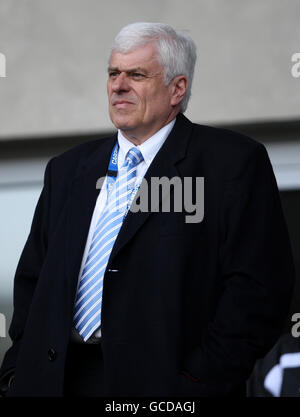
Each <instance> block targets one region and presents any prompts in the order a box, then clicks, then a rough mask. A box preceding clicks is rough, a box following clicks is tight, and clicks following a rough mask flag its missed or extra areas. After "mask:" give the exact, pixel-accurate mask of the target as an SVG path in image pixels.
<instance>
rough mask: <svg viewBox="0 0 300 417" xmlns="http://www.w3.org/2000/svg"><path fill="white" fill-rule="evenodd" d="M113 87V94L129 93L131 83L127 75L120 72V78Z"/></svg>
mask: <svg viewBox="0 0 300 417" xmlns="http://www.w3.org/2000/svg"><path fill="white" fill-rule="evenodd" d="M111 87H112V90H113V92H120V91H128V90H129V83H128V77H127V75H126V73H125V72H120V74H118V76H117V77H116V78H115V79H114V80H113V82H112V86H111Z"/></svg>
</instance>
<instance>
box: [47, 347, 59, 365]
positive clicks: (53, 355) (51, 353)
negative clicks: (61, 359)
mask: <svg viewBox="0 0 300 417" xmlns="http://www.w3.org/2000/svg"><path fill="white" fill-rule="evenodd" d="M56 356H57V352H56V350H54V349H53V348H51V349H49V350H48V359H49V361H50V362H53V361H54V360H55V359H56Z"/></svg>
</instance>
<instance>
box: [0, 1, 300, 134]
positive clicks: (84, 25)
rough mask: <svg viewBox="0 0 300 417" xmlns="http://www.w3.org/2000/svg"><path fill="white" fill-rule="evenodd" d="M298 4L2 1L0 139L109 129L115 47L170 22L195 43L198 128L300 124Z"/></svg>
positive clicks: (191, 110) (190, 113) (191, 114)
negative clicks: (295, 71)
mask: <svg viewBox="0 0 300 417" xmlns="http://www.w3.org/2000/svg"><path fill="white" fill-rule="evenodd" d="M299 15H300V2H299V0H288V1H282V0H251V1H240V0H187V1H184V2H183V1H182V0H152V1H148V0H132V1H129V0H114V1H113V2H104V1H100V0H51V1H48V0H22V1H20V0H1V1H0V52H2V53H4V54H5V55H6V60H7V77H6V78H0V138H7V137H14V136H16V135H18V136H22V137H23V136H24V137H25V138H26V136H27V135H40V134H45V133H47V134H48V133H57V132H59V133H61V132H67V133H70V132H75V131H76V132H78V131H83V132H85V131H95V130H98V131H99V130H100V131H103V130H105V129H109V128H111V123H110V121H109V118H108V115H107V104H106V89H105V84H106V66H107V55H108V50H109V46H110V45H111V42H112V40H113V37H114V36H115V35H116V33H117V32H118V31H119V30H120V28H121V27H122V26H124V25H125V24H127V23H131V22H134V21H141V20H146V21H163V22H166V23H170V24H172V25H173V26H174V27H176V28H178V29H184V30H186V31H188V33H190V35H191V36H192V37H193V38H194V40H195V41H196V44H197V46H198V62H197V68H196V74H195V81H194V88H193V96H192V100H191V104H190V108H189V110H188V112H187V115H188V116H189V117H191V118H192V119H193V120H194V121H198V122H200V121H201V122H223V121H227V122H237V121H245V120H264V119H277V118H280V119H284V118H299V115H300V78H298V79H296V78H293V77H292V75H291V66H292V63H291V55H292V54H293V53H294V52H297V51H298V52H300V51H299V48H300V47H299V39H300V25H299Z"/></svg>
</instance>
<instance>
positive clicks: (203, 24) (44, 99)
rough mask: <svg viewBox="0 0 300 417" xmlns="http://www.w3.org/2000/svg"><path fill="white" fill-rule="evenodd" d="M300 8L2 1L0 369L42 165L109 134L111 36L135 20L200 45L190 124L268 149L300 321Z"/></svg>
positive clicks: (259, 3)
mask: <svg viewBox="0 0 300 417" xmlns="http://www.w3.org/2000/svg"><path fill="white" fill-rule="evenodd" d="M299 16H300V2H299V0H286V1H282V0H251V1H250V0H248V1H239V0H226V1H225V0H187V1H185V2H182V1H181V0H152V1H151V2H150V1H145V0H132V1H129V0H123V1H121V0H115V1H113V2H104V1H99V0H51V1H46V0H22V1H20V0H19V1H18V0H0V53H2V54H4V55H5V57H6V77H0V313H2V314H4V315H5V317H6V329H5V335H6V337H2V336H3V335H2V333H1V332H0V362H1V361H2V357H3V354H4V351H5V350H6V349H7V348H8V347H9V345H10V340H9V337H8V335H7V330H8V327H9V324H10V321H11V315H12V290H13V278H14V273H15V269H16V266H17V262H18V259H19V256H20V254H21V251H22V248H23V246H24V244H25V240H26V237H27V234H28V232H29V228H30V224H31V220H32V216H33V211H34V207H35V204H36V202H37V199H38V196H39V193H40V191H41V187H42V179H43V172H44V168H45V164H46V162H47V161H48V160H49V158H51V157H52V156H53V155H56V154H58V153H60V152H62V151H64V150H65V149H68V148H70V147H72V146H74V145H76V144H78V143H80V142H83V141H87V140H91V139H94V138H97V137H101V136H103V135H105V134H106V133H108V132H112V131H113V130H114V129H113V126H112V124H111V122H110V120H109V117H108V112H107V99H106V67H107V58H108V53H109V49H110V45H111V43H112V41H113V38H114V36H115V35H116V34H117V32H118V31H119V30H120V29H121V28H122V27H123V26H124V25H126V24H128V23H132V22H135V21H161V22H165V23H169V24H171V25H172V26H174V27H175V28H177V29H180V30H185V31H186V32H187V33H189V34H190V35H191V36H192V37H193V39H194V40H195V42H196V44H197V47H198V61H197V65H196V71H195V78H194V85H193V90H192V98H191V101H190V104H189V108H188V111H187V112H186V115H187V116H188V117H189V118H190V119H192V120H193V121H194V122H198V123H202V124H211V125H215V126H225V127H228V128H231V129H233V130H238V131H240V132H243V133H246V134H247V135H249V136H251V137H253V138H254V139H256V140H258V141H261V142H263V143H264V144H265V145H266V147H267V150H268V152H269V156H270V158H271V162H272V165H273V168H274V172H275V175H276V178H277V182H278V186H279V189H280V193H281V198H282V204H283V208H284V212H285V216H286V221H287V223H288V228H289V232H290V237H291V241H292V246H293V252H294V257H295V264H296V270H297V285H296V289H295V297H294V300H293V304H292V307H291V314H290V316H289V319H288V321H287V325H286V329H285V330H286V331H289V329H290V327H291V324H290V322H289V320H290V317H291V315H292V314H293V313H294V312H300V296H299V293H300V286H299V282H300V219H299V212H300V77H299V78H294V77H293V76H292V74H291V68H292V65H293V63H292V61H291V57H292V55H293V54H294V53H295V52H300V45H299V39H300V25H299Z"/></svg>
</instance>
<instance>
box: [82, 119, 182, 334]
mask: <svg viewBox="0 0 300 417" xmlns="http://www.w3.org/2000/svg"><path fill="white" fill-rule="evenodd" d="M175 120H176V118H174V119H173V120H172V121H171V122H170V123H168V124H167V125H166V126H164V127H162V128H161V129H160V130H159V131H158V132H156V133H155V134H154V135H153V136H151V137H150V138H149V139H147V140H146V141H145V142H143V143H142V144H141V145H137V146H136V148H138V149H139V150H140V152H141V153H142V155H143V158H144V159H143V161H142V162H141V163H139V164H138V165H137V172H136V180H135V184H136V183H137V182H139V181H142V179H143V178H144V176H145V174H146V171H147V169H148V168H149V166H150V164H151V162H152V161H153V159H154V157H155V155H156V154H157V152H158V151H159V149H160V148H161V146H162V145H163V143H164V142H165V140H166V139H167V137H168V135H169V133H170V132H171V130H172V129H173V126H174V124H175ZM118 143H119V153H118V170H120V169H121V167H122V166H123V163H124V161H125V158H126V155H127V152H128V151H129V149H130V148H132V147H133V146H135V145H134V144H133V143H132V142H130V141H129V140H128V139H126V138H125V137H124V136H123V134H122V132H121V131H120V130H118ZM106 199H107V176H106V178H105V180H104V182H103V185H102V188H101V190H100V193H99V195H98V198H97V201H96V205H95V208H94V212H93V216H92V220H91V223H90V228H89V233H88V237H87V241H86V244H85V250H84V253H83V257H82V261H81V268H80V272H79V279H78V284H79V280H80V277H81V273H82V270H83V268H84V265H85V262H86V258H87V256H88V252H89V248H90V245H91V241H92V238H93V235H94V231H95V229H96V226H97V223H98V221H99V218H100V216H101V213H102V211H103V209H104V206H105V203H106ZM95 336H96V337H101V327H100V329H99V330H97V331H96V332H95Z"/></svg>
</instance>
